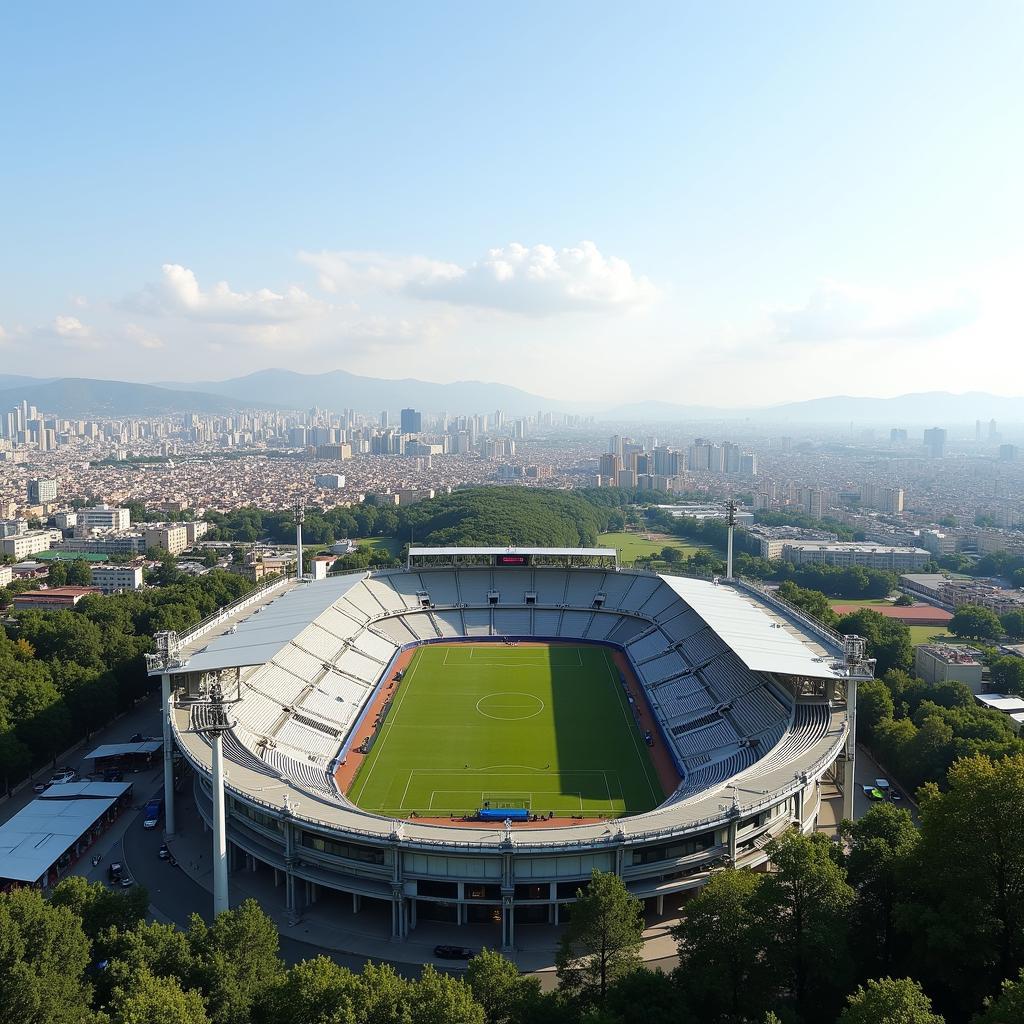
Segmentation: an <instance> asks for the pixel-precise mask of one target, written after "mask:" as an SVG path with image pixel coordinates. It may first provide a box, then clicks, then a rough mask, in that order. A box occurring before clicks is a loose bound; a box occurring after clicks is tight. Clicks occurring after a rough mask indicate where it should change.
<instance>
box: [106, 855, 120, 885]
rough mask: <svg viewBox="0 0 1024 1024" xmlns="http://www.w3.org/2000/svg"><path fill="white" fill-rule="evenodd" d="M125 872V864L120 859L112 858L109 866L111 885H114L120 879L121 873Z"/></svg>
mask: <svg viewBox="0 0 1024 1024" xmlns="http://www.w3.org/2000/svg"><path fill="white" fill-rule="evenodd" d="M123 872H124V865H123V864H122V863H121V862H120V861H119V860H112V861H111V862H110V866H109V867H108V868H107V881H108V882H110V884H111V885H114V884H115V883H116V882H117V881H119V880H120V878H121V874H122V873H123Z"/></svg>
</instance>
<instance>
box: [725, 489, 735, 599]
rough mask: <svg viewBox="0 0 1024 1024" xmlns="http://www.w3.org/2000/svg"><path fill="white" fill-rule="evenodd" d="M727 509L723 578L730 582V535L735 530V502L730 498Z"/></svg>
mask: <svg viewBox="0 0 1024 1024" xmlns="http://www.w3.org/2000/svg"><path fill="white" fill-rule="evenodd" d="M727 508H728V510H729V514H728V517H727V520H726V521H727V522H728V524H729V539H728V541H727V542H726V543H727V547H726V552H725V558H726V562H725V578H726V579H727V580H731V579H732V534H733V530H735V529H736V502H735V501H733V499H732V498H730V499H729V504H728V506H727Z"/></svg>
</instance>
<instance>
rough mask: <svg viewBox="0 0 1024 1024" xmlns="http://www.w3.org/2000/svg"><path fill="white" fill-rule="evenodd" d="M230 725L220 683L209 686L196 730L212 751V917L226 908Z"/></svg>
mask: <svg viewBox="0 0 1024 1024" xmlns="http://www.w3.org/2000/svg"><path fill="white" fill-rule="evenodd" d="M232 724H233V723H232V722H230V721H228V717H227V713H226V711H225V708H224V691H223V690H222V689H221V685H220V683H219V682H216V683H213V684H212V686H211V687H210V717H209V719H208V721H207V722H206V723H205V724H204V725H202V726H201V727H200V729H199V731H200V732H202V733H203V734H204V735H206V736H207V737H209V740H210V747H211V749H212V751H213V758H212V764H211V769H212V771H211V775H212V777H211V780H210V782H211V785H212V789H213V916H214V917H216V916H217V915H218V914H222V913H223V912H224V911H225V910H227V909H229V906H230V903H229V900H228V842H227V822H226V820H225V819H226V815H225V801H224V746H223V739H222V736H223V734H224V733H225V732H227V731H228V730H229V729H230V728H231V726H232Z"/></svg>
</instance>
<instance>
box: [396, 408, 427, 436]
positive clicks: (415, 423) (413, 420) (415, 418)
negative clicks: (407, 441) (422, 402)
mask: <svg viewBox="0 0 1024 1024" xmlns="http://www.w3.org/2000/svg"><path fill="white" fill-rule="evenodd" d="M401 428H402V433H403V434H418V433H419V432H420V431H421V430H422V429H423V416H422V415H421V414H420V413H418V412H417V411H416V410H415V409H403V410H402V414H401Z"/></svg>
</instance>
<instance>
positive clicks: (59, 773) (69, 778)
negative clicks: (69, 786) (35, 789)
mask: <svg viewBox="0 0 1024 1024" xmlns="http://www.w3.org/2000/svg"><path fill="white" fill-rule="evenodd" d="M77 777H78V775H77V772H76V771H75V770H74V768H58V769H57V770H56V771H55V772H54V773H53V774H52V775H51V776H50V779H49V781H48V782H47V783H46V785H45V786H44V787H43V788H44V789H49V788H50V786H60V785H63V784H64V783H65V782H74V781H75V779H76V778H77Z"/></svg>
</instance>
